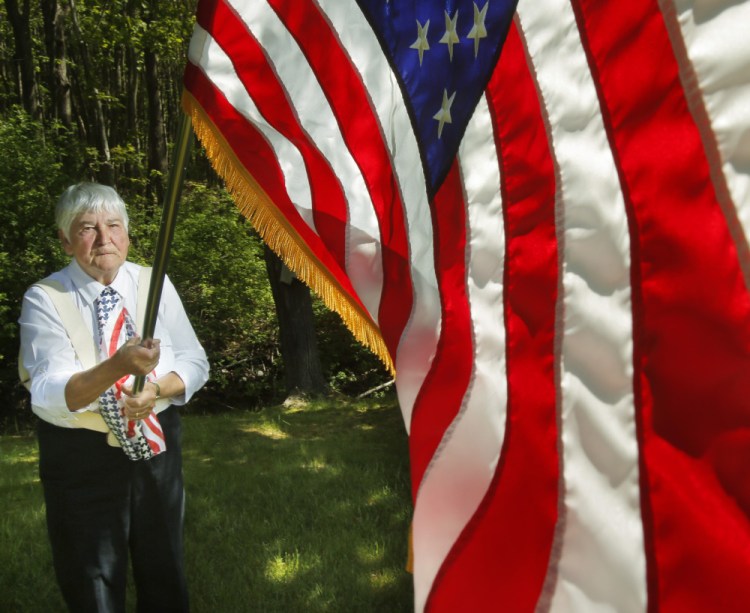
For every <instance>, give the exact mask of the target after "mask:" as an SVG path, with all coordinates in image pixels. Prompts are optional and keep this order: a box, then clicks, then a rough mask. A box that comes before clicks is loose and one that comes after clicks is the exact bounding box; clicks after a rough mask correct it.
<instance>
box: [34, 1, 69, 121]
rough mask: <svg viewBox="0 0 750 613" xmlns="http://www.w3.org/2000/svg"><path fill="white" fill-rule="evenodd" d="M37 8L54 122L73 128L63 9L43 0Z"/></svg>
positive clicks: (55, 3) (55, 2)
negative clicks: (42, 21) (46, 59)
mask: <svg viewBox="0 0 750 613" xmlns="http://www.w3.org/2000/svg"><path fill="white" fill-rule="evenodd" d="M41 4H42V14H43V17H44V42H45V46H46V47H47V56H48V57H49V65H48V68H47V81H48V83H49V85H48V87H49V90H50V94H51V96H52V100H53V101H54V110H55V118H56V119H58V120H59V121H60V123H62V124H63V126H65V127H66V128H67V129H70V128H71V127H72V126H73V103H72V100H71V91H70V79H69V78H68V53H67V48H66V45H65V12H66V7H65V6H63V5H61V4H60V3H59V2H58V1H57V0H44V1H43V2H42V3H41Z"/></svg>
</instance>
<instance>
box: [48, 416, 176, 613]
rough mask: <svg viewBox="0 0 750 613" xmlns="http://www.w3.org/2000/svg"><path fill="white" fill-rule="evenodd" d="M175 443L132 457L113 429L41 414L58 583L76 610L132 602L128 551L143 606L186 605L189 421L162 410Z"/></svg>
mask: <svg viewBox="0 0 750 613" xmlns="http://www.w3.org/2000/svg"><path fill="white" fill-rule="evenodd" d="M159 422H160V424H161V426H162V429H163V430H164V435H165V438H166V443H167V451H166V452H164V453H161V454H159V455H158V456H156V457H154V458H152V459H150V460H146V461H139V462H133V461H131V460H128V459H127V457H126V456H125V454H124V453H123V451H122V449H120V448H119V447H111V446H109V445H108V444H107V442H106V440H105V435H104V434H101V433H99V432H94V431H91V430H85V429H70V428H58V427H57V426H53V425H51V424H49V423H47V422H44V421H40V422H39V428H38V433H39V473H40V477H41V480H42V485H43V486H44V500H45V504H46V507H47V530H48V533H49V539H50V544H51V545H52V558H53V563H54V567H55V574H56V576H57V581H58V584H59V585H60V589H61V590H62V593H63V597H64V598H65V601H66V603H67V605H68V608H69V609H70V610H71V611H73V612H74V613H79V612H80V613H86V612H89V611H92V612H94V611H96V612H99V613H103V612H106V613H110V612H117V613H119V612H124V611H125V584H126V578H127V568H128V554H130V557H131V558H132V564H133V576H134V579H135V587H136V594H137V600H138V602H137V605H138V611H139V612H144V613H145V612H155V613H156V612H158V613H162V612H168V611H175V612H176V611H181V612H182V611H187V610H188V598H187V585H186V582H185V573H184V567H183V549H182V525H183V513H184V489H183V481H182V449H181V424H180V416H179V413H178V412H177V409H176V408H174V407H170V408H168V409H166V410H165V411H162V412H161V413H159Z"/></svg>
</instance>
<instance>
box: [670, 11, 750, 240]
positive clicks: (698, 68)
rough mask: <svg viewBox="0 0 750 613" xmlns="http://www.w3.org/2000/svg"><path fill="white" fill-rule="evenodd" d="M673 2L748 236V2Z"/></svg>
mask: <svg viewBox="0 0 750 613" xmlns="http://www.w3.org/2000/svg"><path fill="white" fill-rule="evenodd" d="M674 4H675V8H676V9H677V14H678V19H679V24H680V28H681V30H682V35H683V39H684V42H685V46H686V48H687V52H688V57H689V58H690V61H691V62H692V64H693V68H694V70H695V73H696V76H697V77H698V83H699V86H700V90H701V92H702V94H703V99H704V102H705V106H706V110H707V111H708V115H709V118H710V121H711V127H712V128H713V132H714V135H715V136H716V140H717V144H718V147H719V151H720V153H721V158H722V171H723V173H724V177H725V179H726V182H727V186H728V188H729V193H730V195H731V198H732V200H733V201H734V206H735V207H736V209H737V216H738V218H739V220H740V223H741V225H742V228H743V230H744V233H745V237H750V70H748V66H750V2H747V1H746V0H728V1H726V2H721V3H720V4H719V5H716V4H715V3H702V4H696V3H695V2H692V1H691V2H688V1H687V0H676V1H675V2H674Z"/></svg>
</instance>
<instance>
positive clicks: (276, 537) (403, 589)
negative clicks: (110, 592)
mask: <svg viewBox="0 0 750 613" xmlns="http://www.w3.org/2000/svg"><path fill="white" fill-rule="evenodd" d="M183 424H184V459H185V480H186V490H187V510H186V520H185V530H186V539H185V547H186V563H187V573H188V579H189V583H190V592H191V600H192V609H193V611H194V612H197V613H201V612H202V611H206V612H209V611H210V612H213V611H222V612H226V613H233V612H244V611H249V612H255V611H262V612H265V611H268V612H274V611H279V612H281V611H284V612H296V611H300V612H308V611H310V612H317V611H320V612H323V611H342V612H350V611H351V612H360V611H362V612H368V611H372V612H376V611H377V612H380V611H385V612H389V613H390V612H398V611H410V610H412V595H411V576H410V575H408V574H407V573H406V572H405V571H404V563H405V561H406V549H407V545H406V542H407V533H408V526H409V521H410V515H411V507H410V495H409V474H408V464H407V462H408V460H407V447H406V434H405V433H404V428H403V422H402V421H401V416H400V414H399V412H398V409H397V408H396V407H395V405H394V404H393V403H392V402H391V403H378V402H370V403H347V402H345V401H337V402H336V403H331V402H317V403H314V404H310V405H308V406H304V407H300V406H295V407H293V408H289V409H283V408H280V407H273V408H268V409H266V410H264V411H261V412H257V413H250V412H248V413H245V412H239V411H238V412H234V413H224V414H220V415H213V416H199V415H190V414H189V413H188V414H187V415H185V417H184V419H183ZM36 462H37V454H36V443H35V441H34V439H33V437H0V491H2V493H3V502H4V507H5V512H4V513H3V514H0V611H23V612H24V613H25V612H31V613H34V612H40V613H41V612H50V611H51V612H56V611H62V610H63V606H62V602H61V600H60V597H59V595H58V593H57V588H56V586H55V584H54V579H53V574H52V568H51V561H50V555H49V551H48V545H47V540H46V531H45V526H44V506H43V500H42V491H41V485H40V484H39V481H38V477H37V467H36ZM132 600H133V599H132V597H131V602H129V609H130V610H133V605H134V602H132Z"/></svg>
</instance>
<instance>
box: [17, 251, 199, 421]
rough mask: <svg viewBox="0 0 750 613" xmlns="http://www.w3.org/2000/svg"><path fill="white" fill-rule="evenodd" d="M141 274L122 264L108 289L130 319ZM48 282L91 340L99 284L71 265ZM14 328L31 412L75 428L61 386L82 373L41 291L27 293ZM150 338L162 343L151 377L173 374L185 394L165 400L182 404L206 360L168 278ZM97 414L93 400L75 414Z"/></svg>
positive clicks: (54, 311)
mask: <svg viewBox="0 0 750 613" xmlns="http://www.w3.org/2000/svg"><path fill="white" fill-rule="evenodd" d="M140 270H141V267H140V266H138V265H136V264H133V263H131V262H125V263H124V264H123V265H122V267H121V268H120V270H119V271H118V273H117V276H116V277H115V280H114V281H113V282H112V283H111V284H110V286H111V287H112V288H113V289H114V290H115V291H116V292H117V293H118V294H119V295H120V297H121V299H122V300H123V301H124V305H125V308H126V309H127V310H128V312H129V313H131V315H132V317H133V319H134V320H135V319H136V302H137V297H138V275H139V272H140ZM49 278H50V279H53V280H55V281H58V282H59V283H62V285H63V287H64V288H65V289H66V290H67V291H68V293H69V295H70V296H71V298H72V299H73V302H74V303H75V304H76V306H77V307H78V310H79V311H80V312H81V315H82V316H83V319H84V321H85V322H86V326H87V327H88V331H89V333H90V334H91V335H92V338H96V334H97V331H96V306H95V304H94V301H95V300H96V299H97V298H98V297H99V294H100V293H101V291H102V290H103V289H104V285H102V284H101V283H99V282H98V281H96V280H94V279H93V278H91V277H90V276H89V275H88V274H86V273H85V272H84V271H83V269H82V268H81V267H80V266H79V264H78V263H77V262H76V261H75V260H72V261H71V263H70V264H69V265H68V266H67V267H66V268H63V269H62V270H60V271H58V272H56V273H54V274H52V275H51V276H50V277H49ZM19 323H20V324H21V357H22V360H23V365H24V367H25V368H26V370H27V371H28V372H29V375H30V377H31V408H32V410H33V411H34V413H36V415H38V416H39V417H40V418H41V419H44V420H45V421H48V422H50V423H52V424H54V425H56V426H62V427H75V426H74V424H73V423H72V421H71V419H70V417H71V412H70V410H69V409H68V407H67V404H66V402H65V386H66V385H67V383H68V380H69V379H70V377H71V376H73V375H74V374H76V373H77V372H81V371H83V370H84V368H83V365H82V364H81V363H80V361H79V360H78V358H77V356H76V354H75V351H74V350H73V346H72V344H71V342H70V339H69V338H68V334H67V332H66V331H65V327H64V326H63V324H62V321H61V320H60V317H59V315H58V313H57V309H56V308H55V306H54V305H53V304H52V300H51V299H50V297H49V295H48V294H47V292H46V291H45V290H43V289H42V288H40V287H35V286H32V287H30V288H29V289H28V290H27V292H26V294H24V297H23V305H22V307H21V317H20V319H19ZM154 338H155V339H159V340H160V341H161V353H160V358H159V364H158V365H157V367H156V369H155V376H156V378H157V379H158V378H159V377H162V376H164V375H166V374H167V373H169V372H175V373H176V374H177V375H178V376H179V377H180V379H182V381H183V383H184V384H185V393H184V394H183V395H181V396H179V397H173V398H170V399H169V401H170V404H177V405H182V404H185V403H186V402H187V401H188V400H190V397H191V396H192V395H193V394H194V393H195V392H196V391H198V390H199V389H200V388H201V387H203V385H204V384H205V383H206V381H207V380H208V360H207V359H206V352H205V351H204V350H203V347H202V346H201V344H200V342H199V341H198V339H197V337H196V336H195V332H194V331H193V327H192V326H191V325H190V321H189V320H188V317H187V314H186V313H185V309H184V307H183V306H182V301H181V300H180V297H179V296H178V295H177V291H176V290H175V287H174V285H173V284H172V282H171V281H170V280H169V278H165V279H164V288H163V290H162V296H161V302H160V304H159V313H158V316H157V319H156V328H155V331H154ZM165 406H168V405H165ZM98 410H99V401H98V400H97V401H95V402H93V403H92V404H90V405H89V406H87V407H84V408H83V409H79V411H77V412H81V411H98Z"/></svg>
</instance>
